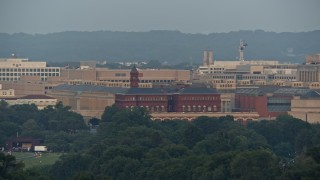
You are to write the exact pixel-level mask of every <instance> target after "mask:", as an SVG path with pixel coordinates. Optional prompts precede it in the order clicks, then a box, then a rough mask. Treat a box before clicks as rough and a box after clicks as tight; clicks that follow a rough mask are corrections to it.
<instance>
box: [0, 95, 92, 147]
mask: <svg viewBox="0 0 320 180" xmlns="http://www.w3.org/2000/svg"><path fill="white" fill-rule="evenodd" d="M87 129H88V127H87V126H86V125H85V123H84V120H83V117H82V116H81V115H80V114H77V113H74V112H72V111H70V108H69V107H65V106H63V104H62V103H57V104H56V105H55V106H48V107H46V108H44V109H43V110H38V108H37V107H36V106H35V105H34V104H32V105H27V104H25V105H13V106H9V105H8V104H7V103H6V102H5V101H0V144H1V147H2V146H3V145H4V144H5V141H6V140H8V139H9V138H11V137H13V136H16V135H17V134H18V135H19V136H26V137H33V138H37V139H43V140H44V141H45V145H47V146H48V147H49V149H50V150H52V151H67V152H68V151H73V150H74V151H75V150H77V147H76V146H75V144H77V143H76V142H77V141H79V139H83V137H82V136H84V137H86V136H87V135H86V134H87V131H83V130H87ZM76 132H77V133H76ZM81 141H82V140H81ZM78 145H80V144H79V143H78Z"/></svg>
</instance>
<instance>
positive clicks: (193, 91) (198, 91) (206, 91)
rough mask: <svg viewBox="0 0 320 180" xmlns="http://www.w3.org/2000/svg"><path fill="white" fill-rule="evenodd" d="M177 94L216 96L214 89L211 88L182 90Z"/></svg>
mask: <svg viewBox="0 0 320 180" xmlns="http://www.w3.org/2000/svg"><path fill="white" fill-rule="evenodd" d="M177 93H178V94H217V93H218V92H217V90H216V89H212V88H183V89H181V90H180V91H178V92H177Z"/></svg>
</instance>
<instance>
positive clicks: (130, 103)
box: [115, 67, 221, 112]
mask: <svg viewBox="0 0 320 180" xmlns="http://www.w3.org/2000/svg"><path fill="white" fill-rule="evenodd" d="M138 83H139V72H138V71H137V69H136V68H135V67H133V68H132V69H131V72H130V87H131V88H130V89H128V90H127V91H126V92H123V93H117V94H116V95H115V105H116V106H117V107H119V108H133V107H144V108H146V109H148V110H149V111H151V112H220V111H221V98H220V94H219V93H217V91H216V90H215V89H208V88H182V89H180V90H171V89H164V88H138V87H139V86H138Z"/></svg>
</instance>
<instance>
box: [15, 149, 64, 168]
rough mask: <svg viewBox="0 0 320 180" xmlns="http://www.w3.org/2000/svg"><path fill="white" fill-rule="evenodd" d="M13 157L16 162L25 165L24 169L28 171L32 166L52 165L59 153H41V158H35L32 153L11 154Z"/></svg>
mask: <svg viewBox="0 0 320 180" xmlns="http://www.w3.org/2000/svg"><path fill="white" fill-rule="evenodd" d="M12 155H13V156H15V157H16V160H17V161H22V162H23V163H24V164H25V169H28V168H30V167H33V166H44V165H52V164H54V163H55V162H56V161H57V160H58V159H59V157H60V156H61V155H62V154H61V153H49V152H45V153H41V156H38V157H35V154H34V153H31V152H13V153H12Z"/></svg>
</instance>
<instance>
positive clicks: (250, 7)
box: [0, 0, 320, 34]
mask: <svg viewBox="0 0 320 180" xmlns="http://www.w3.org/2000/svg"><path fill="white" fill-rule="evenodd" d="M319 7H320V1H319V0H306V1H300V0H282V1H276V0H268V1H256V0H242V1H237V0H233V1H232V0H228V1H222V0H199V1H193V0H185V1H183V3H181V1H178V0H162V1H150V0H135V1H130V0H108V1H103V0H94V1H87V0H68V1H62V0H57V1H49V0H29V1H23V0H16V1H11V0H2V1H1V2H0V24H1V26H0V32H1V33H19V32H23V33H28V34H38V33H39V34H47V33H54V32H63V31H127V32H131V31H133V32H146V31H150V30H177V31H180V32H183V33H202V34H209V33H220V32H230V31H239V30H252V31H254V30H264V31H271V32H305V31H314V30H320V21H319V17H320V11H319V10H318V9H319Z"/></svg>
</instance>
